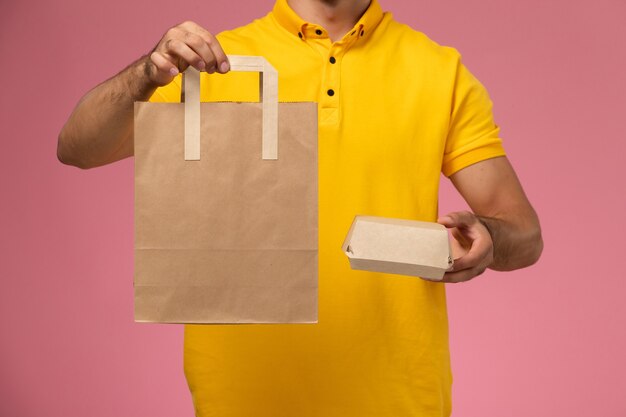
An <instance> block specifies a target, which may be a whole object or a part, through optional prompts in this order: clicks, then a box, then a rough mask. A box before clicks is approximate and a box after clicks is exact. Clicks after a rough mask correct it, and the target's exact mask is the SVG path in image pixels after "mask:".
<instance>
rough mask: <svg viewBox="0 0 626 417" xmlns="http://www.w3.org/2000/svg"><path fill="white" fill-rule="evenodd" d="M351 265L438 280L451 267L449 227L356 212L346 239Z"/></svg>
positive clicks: (344, 244)
mask: <svg viewBox="0 0 626 417" xmlns="http://www.w3.org/2000/svg"><path fill="white" fill-rule="evenodd" d="M343 251H344V253H345V254H346V255H347V256H348V259H349V260H350V267H351V268H352V269H359V270H364V271H374V272H385V273H390V274H400V275H412V276H417V277H421V278H424V279H428V280H432V281H439V280H441V279H442V278H443V275H444V273H445V272H446V271H447V270H449V269H450V268H451V267H452V264H453V260H452V252H451V248H450V240H449V237H448V231H447V230H446V228H445V227H444V226H443V225H441V224H438V223H431V222H422V221H416V220H402V219H391V218H386V217H374V216H356V217H355V218H354V221H353V222H352V226H351V227H350V231H349V232H348V235H347V237H346V239H345V241H344V243H343Z"/></svg>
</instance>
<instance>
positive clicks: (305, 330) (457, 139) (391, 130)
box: [152, 0, 504, 417]
mask: <svg viewBox="0 0 626 417" xmlns="http://www.w3.org/2000/svg"><path fill="white" fill-rule="evenodd" d="M218 39H219V41H220V43H221V45H222V46H223V48H224V50H225V51H226V53H228V54H237V55H262V56H264V57H266V58H267V60H268V61H269V62H271V63H272V65H273V66H274V67H275V68H276V69H277V70H278V73H279V100H280V101H315V102H317V103H319V106H318V109H319V324H313V325H206V326H203V325H188V326H186V327H185V374H186V377H187V380H188V382H189V387H190V389H191V393H192V397H193V401H194V405H195V409H196V413H197V415H198V416H203V417H206V416H216V417H231V416H241V417H244V416H245V417H252V416H254V417H308V416H311V417H312V416H317V417H347V416H355V417H366V416H372V417H374V416H375V417H383V416H389V417H403V416H419V417H431V416H432V417H434V416H438V417H440V416H448V415H449V414H450V408H451V399H450V391H451V383H452V378H451V373H450V361H449V351H448V323H447V315H446V300H445V289H444V285H442V284H437V283H431V282H427V281H424V280H422V279H419V278H415V277H405V276H396V275H386V274H380V273H373V272H372V273H370V272H363V271H353V270H351V269H350V266H349V263H348V259H347V258H346V257H345V255H344V254H343V253H342V251H341V244H342V242H343V239H344V237H345V235H346V233H347V231H348V229H349V227H350V224H351V222H352V220H353V218H354V216H355V215H357V214H364V215H374V216H387V217H397V218H406V219H417V220H427V221H434V220H435V219H436V218H437V194H438V185H439V179H440V173H441V172H443V173H444V174H445V175H451V174H453V173H454V172H456V171H458V170H459V169H462V168H464V167H466V166H468V165H471V164H473V163H475V162H478V161H481V160H484V159H488V158H493V157H496V156H502V155H504V150H503V148H502V145H501V141H500V139H499V137H498V127H497V126H496V125H495V124H494V121H493V117H492V111H491V102H490V99H489V97H488V95H487V93H486V91H485V89H484V88H483V86H482V85H481V84H480V83H479V82H478V81H477V80H476V79H475V78H474V77H473V76H472V75H471V74H470V73H469V72H468V70H467V69H466V68H465V67H464V66H463V64H462V63H461V60H460V56H459V54H458V53H457V52H456V51H455V50H454V49H452V48H448V47H442V46H439V45H437V44H436V43H434V42H433V41H431V40H430V39H428V38H427V37H426V36H425V35H424V34H422V33H420V32H416V31H414V30H412V29H411V28H409V27H408V26H405V25H402V24H400V23H398V22H396V21H394V20H393V18H392V16H391V14H390V13H383V12H382V10H381V8H380V6H379V4H378V3H377V1H376V0H372V3H371V5H370V7H369V9H368V10H367V11H366V12H365V14H364V15H363V16H362V17H361V19H360V20H359V21H358V22H357V24H356V25H355V26H354V29H353V30H351V31H350V32H348V33H347V34H346V35H345V36H344V37H343V38H342V39H341V40H339V41H337V42H334V43H333V42H331V41H330V40H329V38H328V35H327V32H326V30H325V29H324V28H323V27H320V26H318V25H315V24H310V23H307V22H305V21H304V20H302V19H301V18H300V17H299V16H297V15H296V14H295V13H294V11H293V10H292V9H291V8H290V7H289V6H288V5H287V2H286V0H278V1H277V3H276V5H275V7H274V9H273V11H272V12H270V13H269V14H268V15H267V16H265V17H263V18H261V19H258V20H255V21H254V22H252V23H251V24H249V25H247V26H244V27H242V28H238V29H235V30H232V31H227V32H224V33H221V34H220V35H219V36H218ZM203 76H204V79H203V83H204V84H203V91H202V98H203V100H205V101H224V100H226V101H231V100H232V101H256V100H257V99H258V76H257V75H256V74H250V73H229V74H227V75H219V74H216V75H208V74H203ZM179 96H180V80H179V79H176V80H175V81H174V82H173V83H171V84H170V85H168V86H166V87H164V88H161V89H159V90H157V92H156V93H155V95H154V96H153V98H152V100H153V101H178V100H179Z"/></svg>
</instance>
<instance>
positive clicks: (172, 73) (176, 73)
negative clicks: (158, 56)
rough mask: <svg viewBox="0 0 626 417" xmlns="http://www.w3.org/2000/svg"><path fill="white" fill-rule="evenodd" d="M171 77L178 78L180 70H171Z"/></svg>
mask: <svg viewBox="0 0 626 417" xmlns="http://www.w3.org/2000/svg"><path fill="white" fill-rule="evenodd" d="M170 75H171V76H172V77H176V76H177V75H178V68H170Z"/></svg>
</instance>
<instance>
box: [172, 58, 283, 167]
mask: <svg viewBox="0 0 626 417" xmlns="http://www.w3.org/2000/svg"><path fill="white" fill-rule="evenodd" d="M228 61H229V62H230V70H231V71H245V72H258V73H260V74H259V78H260V82H259V90H260V94H259V95H260V98H261V102H262V104H263V140H262V158H263V159H269V160H271V159H278V73H277V72H276V69H275V68H274V67H273V66H272V65H271V64H270V63H269V62H267V60H266V59H265V58H263V57H262V56H245V55H228ZM183 94H184V100H185V161H199V160H200V72H198V70H196V69H195V68H193V67H192V66H189V67H188V68H187V70H186V71H185V72H184V74H183Z"/></svg>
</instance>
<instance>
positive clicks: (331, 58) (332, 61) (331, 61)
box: [329, 56, 337, 64]
mask: <svg viewBox="0 0 626 417" xmlns="http://www.w3.org/2000/svg"><path fill="white" fill-rule="evenodd" d="M329 61H330V63H331V64H334V63H335V62H337V60H336V59H335V57H334V56H331V57H330V59H329Z"/></svg>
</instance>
